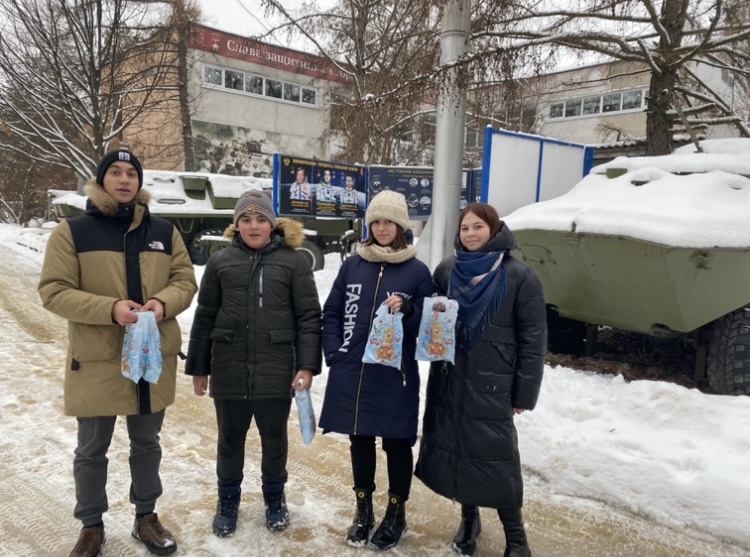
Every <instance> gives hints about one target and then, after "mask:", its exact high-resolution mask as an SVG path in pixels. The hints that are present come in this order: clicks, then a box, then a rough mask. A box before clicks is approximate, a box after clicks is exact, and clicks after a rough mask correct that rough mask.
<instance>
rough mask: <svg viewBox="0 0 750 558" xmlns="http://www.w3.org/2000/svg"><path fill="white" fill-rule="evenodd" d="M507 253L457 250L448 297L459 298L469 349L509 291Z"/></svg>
mask: <svg viewBox="0 0 750 558" xmlns="http://www.w3.org/2000/svg"><path fill="white" fill-rule="evenodd" d="M504 256H505V251H501V252H457V253H456V265H454V266H453V272H452V273H451V279H450V284H449V286H448V296H450V297H451V298H452V299H454V300H457V301H458V304H459V307H458V322H457V329H458V332H459V341H460V344H461V346H462V347H463V348H465V349H467V350H468V351H471V348H472V347H473V346H474V343H476V342H477V341H479V340H480V339H481V338H482V335H484V330H485V329H486V328H487V324H489V323H490V322H491V321H492V320H494V318H495V315H496V314H497V311H498V309H499V308H500V304H501V303H502V302H503V298H504V297H505V295H506V293H507V292H508V274H507V272H506V271H505V266H503V265H502V262H503V257H504Z"/></svg>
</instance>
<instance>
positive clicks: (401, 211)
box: [365, 190, 409, 232]
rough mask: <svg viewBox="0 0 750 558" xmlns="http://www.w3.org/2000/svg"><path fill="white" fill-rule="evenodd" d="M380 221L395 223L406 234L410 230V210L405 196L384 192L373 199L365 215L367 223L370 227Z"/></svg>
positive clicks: (388, 191)
mask: <svg viewBox="0 0 750 558" xmlns="http://www.w3.org/2000/svg"><path fill="white" fill-rule="evenodd" d="M378 219H380V220H388V221H393V222H394V223H396V224H397V225H398V226H399V227H401V228H402V229H403V230H404V232H405V231H406V230H407V229H408V228H409V208H408V207H407V206H406V198H405V197H404V195H403V194H399V193H398V192H394V191H393V190H383V191H382V192H380V193H379V194H378V195H377V196H375V197H374V198H372V199H371V200H370V205H369V206H367V213H365V223H366V224H367V226H368V227H369V226H370V224H371V223H372V222H373V221H377V220H378Z"/></svg>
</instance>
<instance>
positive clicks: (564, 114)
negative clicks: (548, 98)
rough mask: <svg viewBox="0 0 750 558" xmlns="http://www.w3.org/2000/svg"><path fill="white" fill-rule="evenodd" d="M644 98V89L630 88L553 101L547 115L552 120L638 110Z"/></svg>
mask: <svg viewBox="0 0 750 558" xmlns="http://www.w3.org/2000/svg"><path fill="white" fill-rule="evenodd" d="M645 98H646V90H645V89H631V90H630V91H618V92H617V93H607V94H605V95H592V96H591V97H584V98H583V99H570V100H566V101H555V102H554V103H551V104H550V106H549V117H550V119H551V120H552V119H560V118H574V117H577V116H593V115H596V114H600V113H607V114H611V113H613V112H625V111H634V110H640V109H641V108H642V107H643V103H644V99H645Z"/></svg>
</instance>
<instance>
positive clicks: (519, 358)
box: [416, 203, 547, 556]
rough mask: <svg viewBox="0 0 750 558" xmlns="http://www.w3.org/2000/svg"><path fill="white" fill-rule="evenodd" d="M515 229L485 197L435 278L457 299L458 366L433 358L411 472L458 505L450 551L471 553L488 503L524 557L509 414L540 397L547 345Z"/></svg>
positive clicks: (509, 549)
mask: <svg viewBox="0 0 750 558" xmlns="http://www.w3.org/2000/svg"><path fill="white" fill-rule="evenodd" d="M514 248H516V243H515V240H514V238H513V235H512V233H511V232H510V231H509V230H508V228H507V227H506V226H505V224H504V223H503V222H502V221H500V219H499V217H498V215H497V212H496V211H495V209H494V208H493V207H492V206H490V205H487V204H482V203H476V204H472V205H470V206H468V207H467V208H466V209H464V210H463V211H462V212H461V215H460V216H459V229H458V236H457V239H456V255H455V256H451V257H449V258H447V259H445V260H444V261H443V262H441V264H440V265H439V266H438V267H437V269H436V270H435V273H434V275H433V280H434V282H435V287H436V290H437V291H438V292H439V293H440V294H447V296H449V297H450V298H453V299H456V300H457V301H458V302H459V314H458V322H457V328H456V334H457V342H458V345H457V351H456V361H455V362H456V363H455V365H450V364H449V363H447V362H443V363H439V362H438V363H433V364H432V367H431V370H430V378H429V382H428V384H427V402H426V407H425V415H424V422H423V432H422V440H421V445H420V450H419V459H418V462H417V468H416V475H417V477H418V478H419V479H421V480H422V482H424V483H425V485H427V486H428V487H429V488H430V489H432V490H433V491H435V492H437V493H438V494H440V495H442V496H445V497H446V498H449V499H451V500H456V501H458V502H460V503H461V504H462V505H461V516H462V520H461V525H460V527H459V530H458V533H457V534H456V537H455V538H454V540H453V546H454V550H455V551H456V552H458V553H460V554H463V555H472V554H473V553H474V551H475V550H476V537H477V536H478V535H479V532H480V531H481V524H480V520H479V512H478V507H488V508H495V509H496V510H497V512H498V515H499V516H500V520H501V521H502V523H503V528H504V530H505V539H506V550H505V556H530V555H531V551H530V549H529V545H528V542H527V540H526V533H525V530H524V527H523V520H522V516H521V507H522V505H523V479H522V477H521V460H520V455H519V452H518V438H517V435H516V429H515V426H514V424H513V416H514V415H518V414H521V413H523V412H524V411H526V410H531V409H533V408H534V407H535V405H536V402H537V399H538V397H539V390H540V387H541V382H542V373H543V369H544V355H545V352H546V346H547V332H546V314H545V306H544V296H543V293H542V285H541V283H540V281H539V278H538V277H537V276H536V274H535V273H534V271H533V270H532V269H531V268H529V267H528V266H526V265H525V264H524V263H522V262H520V261H518V260H516V259H515V258H513V256H511V255H510V250H512V249H514Z"/></svg>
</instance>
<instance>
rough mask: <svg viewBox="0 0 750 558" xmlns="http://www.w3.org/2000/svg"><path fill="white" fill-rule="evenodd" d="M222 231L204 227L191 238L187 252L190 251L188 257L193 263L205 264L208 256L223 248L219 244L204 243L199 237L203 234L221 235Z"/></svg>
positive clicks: (203, 235)
mask: <svg viewBox="0 0 750 558" xmlns="http://www.w3.org/2000/svg"><path fill="white" fill-rule="evenodd" d="M223 234H224V231H223V230H221V229H206V230H203V231H201V232H199V233H198V234H196V235H195V237H193V240H192V241H191V242H190V246H188V252H189V253H190V259H191V260H192V261H193V265H206V262H207V261H208V258H209V257H210V256H211V254H213V253H214V252H218V251H219V250H221V249H222V248H223V246H221V245H219V244H206V243H204V242H201V238H203V237H205V236H222V235H223Z"/></svg>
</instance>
